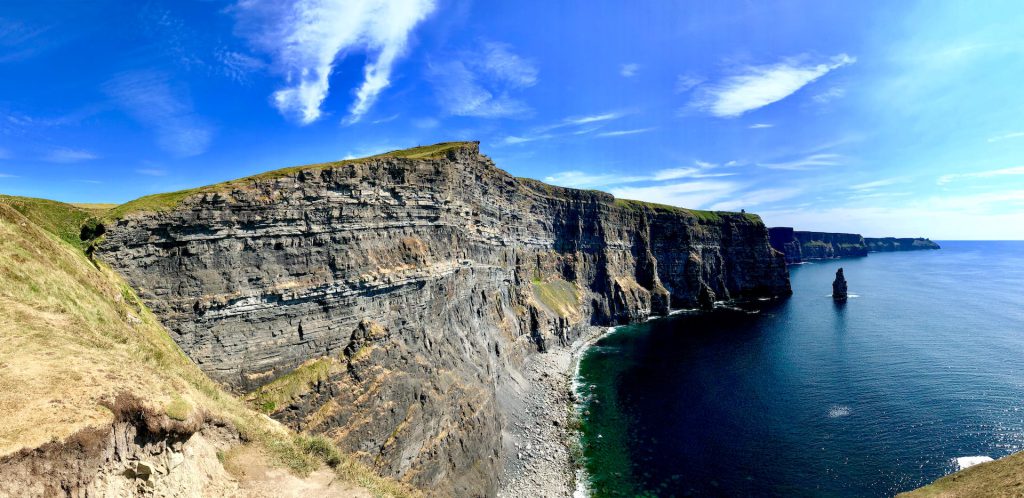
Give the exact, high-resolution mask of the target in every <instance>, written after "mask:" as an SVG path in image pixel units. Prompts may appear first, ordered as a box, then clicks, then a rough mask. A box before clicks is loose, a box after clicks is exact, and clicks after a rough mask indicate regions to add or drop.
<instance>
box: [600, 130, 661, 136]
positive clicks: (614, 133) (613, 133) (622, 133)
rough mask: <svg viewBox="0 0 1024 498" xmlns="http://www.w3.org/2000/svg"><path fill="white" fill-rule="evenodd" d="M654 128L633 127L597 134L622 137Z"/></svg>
mask: <svg viewBox="0 0 1024 498" xmlns="http://www.w3.org/2000/svg"><path fill="white" fill-rule="evenodd" d="M652 130H654V128H636V129H633V130H616V131H606V132H604V133H598V134H597V135H596V136H598V137H622V136H626V135H636V134H637V133H647V132H649V131H652Z"/></svg>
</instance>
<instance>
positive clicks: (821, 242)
mask: <svg viewBox="0 0 1024 498" xmlns="http://www.w3.org/2000/svg"><path fill="white" fill-rule="evenodd" d="M768 236H769V240H770V242H771V245H772V248H774V249H775V250H776V251H779V252H781V253H782V254H784V255H785V257H786V263H787V264H794V263H801V262H804V261H809V260H815V259H834V258H849V257H861V256H867V255H868V253H869V252H892V251H917V250H924V249H939V245H938V244H936V243H935V242H932V241H931V240H929V239H924V238H895V237H884V238H866V237H863V236H861V235H860V234H856V233H831V232H806V231H800V230H794V229H793V228H792V227H772V228H769V229H768Z"/></svg>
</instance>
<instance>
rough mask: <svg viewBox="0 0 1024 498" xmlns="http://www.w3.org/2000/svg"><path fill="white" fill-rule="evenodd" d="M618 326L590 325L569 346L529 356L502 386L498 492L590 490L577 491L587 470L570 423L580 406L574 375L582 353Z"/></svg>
mask: <svg viewBox="0 0 1024 498" xmlns="http://www.w3.org/2000/svg"><path fill="white" fill-rule="evenodd" d="M615 329H616V327H598V326H591V325H588V326H586V330H585V331H584V332H583V333H581V334H580V336H579V337H578V338H577V339H576V340H575V341H573V342H572V344H570V345H569V346H567V347H564V348H559V349H557V350H552V351H548V352H545V353H540V354H536V355H533V356H532V357H530V358H529V359H528V360H527V361H526V362H525V363H524V365H523V368H522V372H521V376H520V377H519V378H517V379H513V381H512V382H507V383H506V385H505V386H503V387H501V388H499V395H498V396H499V400H501V402H502V403H503V405H504V407H505V408H506V422H507V423H506V426H505V429H504V430H503V431H502V449H501V450H502V455H503V457H504V462H505V464H504V468H503V469H502V475H501V477H500V479H499V481H498V497H499V498H513V497H519V496H537V497H571V496H587V495H586V494H578V490H579V484H578V482H577V481H578V479H581V478H583V477H584V476H583V475H581V473H580V472H579V469H577V467H576V465H575V462H574V461H573V460H574V456H573V448H578V446H579V431H578V428H577V427H571V426H570V422H571V419H572V418H575V411H576V409H577V407H578V400H577V399H576V396H575V392H574V389H575V379H576V375H577V373H578V368H579V362H580V359H581V358H582V357H583V353H584V352H586V350H587V349H588V348H589V347H590V346H591V345H592V344H593V343H594V342H596V341H598V340H599V339H600V338H602V337H604V336H605V335H607V334H609V333H611V332H612V331H614V330H615ZM570 415H572V416H573V417H570Z"/></svg>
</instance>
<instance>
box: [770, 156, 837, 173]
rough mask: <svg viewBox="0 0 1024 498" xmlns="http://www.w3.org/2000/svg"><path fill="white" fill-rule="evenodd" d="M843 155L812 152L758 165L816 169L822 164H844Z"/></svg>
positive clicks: (791, 168)
mask: <svg viewBox="0 0 1024 498" xmlns="http://www.w3.org/2000/svg"><path fill="white" fill-rule="evenodd" d="M842 158H843V156H841V155H839V154H831V153H828V154H811V155H809V156H806V157H802V158H799V159H794V160H792V161H784V162H776V163H758V164H757V165H758V166H761V167H764V168H768V169H780V170H790V171H799V170H806V169H814V168H818V167H821V166H836V165H839V164H842Z"/></svg>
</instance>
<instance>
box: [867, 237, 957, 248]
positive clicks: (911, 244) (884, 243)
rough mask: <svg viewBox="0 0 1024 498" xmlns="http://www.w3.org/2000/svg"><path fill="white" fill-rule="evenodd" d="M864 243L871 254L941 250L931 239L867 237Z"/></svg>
mask: <svg viewBox="0 0 1024 498" xmlns="http://www.w3.org/2000/svg"><path fill="white" fill-rule="evenodd" d="M864 242H865V243H866V244H867V246H868V251H869V252H892V251H920V250H925V249H939V245H938V244H936V243H935V242H932V241H931V240H929V239H923V238H916V239H910V238H904V239H897V238H895V237H883V238H870V237H865V238H864Z"/></svg>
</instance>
